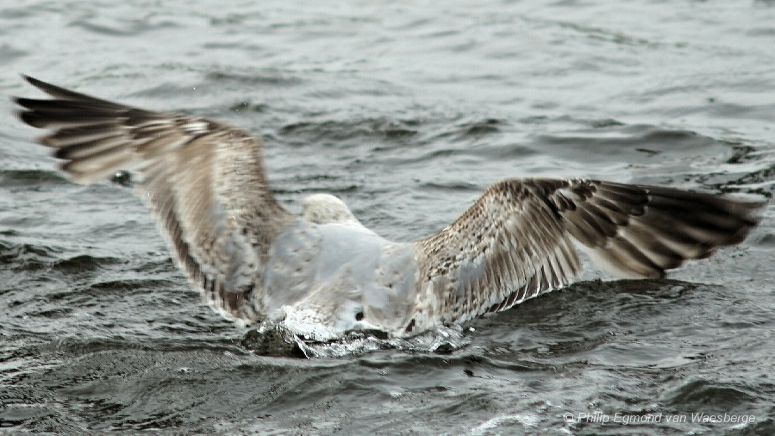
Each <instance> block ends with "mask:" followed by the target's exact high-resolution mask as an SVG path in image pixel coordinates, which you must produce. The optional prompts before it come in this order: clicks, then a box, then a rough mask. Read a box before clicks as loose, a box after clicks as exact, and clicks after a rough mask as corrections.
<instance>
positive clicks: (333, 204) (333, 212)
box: [301, 194, 360, 224]
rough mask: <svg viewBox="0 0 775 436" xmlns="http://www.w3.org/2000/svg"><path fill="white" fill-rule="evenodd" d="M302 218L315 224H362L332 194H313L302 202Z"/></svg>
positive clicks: (342, 202)
mask: <svg viewBox="0 0 775 436" xmlns="http://www.w3.org/2000/svg"><path fill="white" fill-rule="evenodd" d="M301 204H302V216H303V217H304V219H305V220H306V221H307V222H310V223H313V224H328V223H350V224H360V221H358V219H357V218H355V216H354V215H353V213H352V212H350V209H349V208H348V207H347V205H346V204H344V201H342V200H341V199H339V198H338V197H336V196H333V195H331V194H313V195H308V196H307V197H304V200H302V203H301Z"/></svg>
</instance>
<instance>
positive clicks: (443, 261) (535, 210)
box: [415, 179, 766, 322]
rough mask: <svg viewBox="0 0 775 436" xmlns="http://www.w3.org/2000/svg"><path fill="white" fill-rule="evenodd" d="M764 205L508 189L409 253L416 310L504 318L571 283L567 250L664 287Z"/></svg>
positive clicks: (547, 183) (533, 182) (541, 182)
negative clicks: (416, 282)
mask: <svg viewBox="0 0 775 436" xmlns="http://www.w3.org/2000/svg"><path fill="white" fill-rule="evenodd" d="M765 204H766V201H761V200H742V199H732V198H728V197H725V196H718V195H713V194H704V193H696V192H688V191H683V190H678V189H671V188H660V187H654V186H643V185H628V184H621V183H612V182H602V181H595V180H584V179H574V180H553V179H522V180H518V179H515V180H506V181H502V182H500V183H497V184H495V185H493V186H492V187H490V188H489V189H488V190H487V191H486V192H485V193H484V195H482V197H481V198H479V200H478V201H477V202H476V203H475V204H474V205H473V206H472V207H471V208H470V209H468V211H466V212H465V213H464V214H463V215H462V216H461V217H460V218H458V219H457V221H455V222H454V223H453V224H452V225H450V226H449V227H447V228H445V229H444V230H442V231H441V232H439V233H437V234H436V235H433V236H431V237H429V238H427V239H424V240H421V241H418V242H416V243H415V248H416V253H417V257H418V262H419V264H420V265H421V278H420V281H421V289H422V290H423V291H422V292H421V294H422V295H420V296H418V308H419V309H420V311H421V312H425V315H426V316H430V317H436V318H439V319H441V320H442V321H443V322H456V321H463V320H467V319H471V318H473V317H475V316H477V315H481V314H483V313H486V312H494V311H500V310H505V309H508V308H509V307H512V306H514V305H516V304H519V303H521V302H523V301H525V300H526V299H528V298H532V297H535V296H537V295H540V294H541V293H544V292H548V291H551V290H554V289H559V288H561V287H564V286H566V285H568V284H569V283H571V282H573V281H574V280H576V279H577V277H578V275H579V273H580V269H579V260H578V257H577V254H576V252H575V249H574V247H573V244H572V241H575V242H576V243H578V244H579V245H580V246H581V248H582V249H584V250H585V251H587V252H588V253H589V254H590V255H591V257H592V259H593V261H594V262H595V264H596V265H597V266H598V267H602V268H604V269H606V270H608V271H611V272H613V273H615V274H617V275H619V276H623V277H634V278H636V277H638V278H639V277H662V276H663V275H664V273H665V270H668V269H672V268H676V267H678V266H679V265H681V264H682V263H683V262H685V261H686V260H689V259H700V258H704V257H707V256H709V255H711V254H712V253H713V252H714V250H716V249H717V248H718V247H721V246H726V245H733V244H737V243H739V242H741V241H743V239H745V237H746V235H748V232H749V231H750V230H751V229H752V228H753V227H754V226H756V225H757V224H758V222H759V220H760V219H761V216H760V212H761V210H762V208H763V207H764V205H765Z"/></svg>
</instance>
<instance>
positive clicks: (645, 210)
mask: <svg viewBox="0 0 775 436" xmlns="http://www.w3.org/2000/svg"><path fill="white" fill-rule="evenodd" d="M26 79H27V80H28V81H29V82H30V83H31V84H32V85H34V86H35V87H37V88H39V89H40V90H42V91H43V92H45V93H46V94H48V95H49V96H50V97H51V98H48V99H30V98H16V99H15V101H16V103H17V104H18V105H19V106H21V108H22V110H21V111H20V113H19V116H20V117H21V119H22V120H23V121H24V122H25V123H27V124H29V125H31V126H33V127H38V128H44V129H48V130H49V134H48V135H47V136H45V137H43V138H41V140H40V142H41V143H42V144H43V145H45V146H47V147H50V148H52V149H53V150H54V152H53V155H54V157H56V158H58V159H62V160H64V163H63V164H62V167H61V168H62V170H63V171H64V172H65V173H67V175H68V176H69V177H70V178H71V179H72V180H73V181H75V182H77V183H84V184H89V183H94V182H97V181H100V180H102V179H105V178H106V177H107V176H110V175H113V174H115V173H116V172H117V171H119V170H134V171H136V172H137V173H139V174H140V175H141V176H142V177H141V182H140V183H139V184H138V186H137V188H138V191H139V192H138V193H139V195H140V196H141V197H142V198H143V199H145V200H146V202H147V203H148V205H149V207H150V209H151V210H152V211H153V215H154V216H155V218H156V220H157V221H158V222H159V224H160V226H161V228H162V229H163V233H164V234H165V235H166V237H167V239H168V242H169V246H170V250H171V251H172V254H173V255H174V257H175V259H176V260H177V263H178V265H179V266H180V268H181V269H182V270H183V271H184V272H185V273H186V275H187V276H188V279H189V281H190V283H191V285H192V286H193V287H194V288H196V289H198V290H199V291H200V292H201V294H202V296H203V299H204V300H205V301H207V304H209V305H210V307H212V308H213V309H214V310H216V311H217V312H219V313H220V314H222V315H223V316H225V317H226V318H228V319H231V320H235V321H240V322H243V323H246V324H253V323H258V322H263V321H269V322H272V323H278V324H281V325H284V326H286V327H287V328H288V329H289V330H290V331H292V332H294V333H297V334H299V335H301V336H303V337H305V338H308V339H314V340H321V341H325V340H331V339H335V338H338V337H341V336H342V335H343V334H344V333H346V332H348V331H354V330H355V331H357V330H378V331H382V332H385V333H387V334H388V335H389V336H391V337H408V336H413V335H416V334H418V333H421V332H424V331H427V330H430V329H434V328H437V327H441V326H445V325H455V324H459V323H463V322H465V321H468V320H470V319H473V318H476V317H478V316H482V315H485V314H488V313H492V312H499V311H503V310H507V309H509V308H511V307H513V306H515V305H517V304H520V303H522V302H523V301H525V300H527V299H530V298H534V297H537V296H539V295H541V294H544V293H547V292H550V291H552V290H556V289H561V288H563V287H566V286H568V285H569V284H571V283H573V282H574V281H575V280H577V279H578V277H579V275H580V272H581V267H580V262H579V257H578V255H577V252H576V249H577V248H580V249H582V250H584V251H585V252H587V253H588V254H589V255H590V257H591V259H592V260H593V263H594V264H595V265H596V266H597V267H599V268H601V269H604V270H607V271H609V272H613V273H615V274H616V275H617V276H619V277H629V278H658V277H663V276H664V274H665V271H666V270H669V269H673V268H676V267H678V266H680V265H681V264H683V263H684V262H685V261H686V260H690V259H702V258H705V257H708V256H710V255H711V254H713V253H714V252H715V251H716V249H717V248H719V247H722V246H727V245H733V244H737V243H739V242H741V241H743V240H744V239H745V237H746V236H747V235H748V233H749V231H750V230H751V229H752V228H753V227H754V226H756V225H757V224H758V222H759V221H760V219H761V214H762V210H763V209H764V207H765V205H766V200H762V199H761V198H755V199H752V198H740V197H736V198H731V197H726V196H718V195H713V194H707V193H697V192H689V191H683V190H679V189H672V188H665V187H656V186H645V185H631V184H622V183H613V182H606V181H599V180H588V179H544V178H541V179H539V178H523V179H509V180H503V181H500V182H497V183H495V184H494V185H492V186H490V187H489V188H488V189H487V190H486V191H485V192H484V194H483V195H482V196H481V197H480V198H479V199H478V200H477V201H476V202H475V203H474V204H473V205H472V206H471V207H470V208H469V209H468V210H467V211H465V212H464V213H463V215H462V216H460V217H459V218H458V219H457V220H455V222H453V223H452V224H450V225H449V226H447V227H446V228H444V229H442V230H441V231H439V232H438V233H436V234H434V235H431V236H429V237H427V238H425V239H422V240H419V241H414V242H398V241H390V240H387V239H385V238H383V237H381V236H379V235H378V234H377V233H375V232H374V231H372V230H371V229H369V228H367V227H365V226H364V225H363V224H361V222H360V221H358V219H357V218H356V217H355V216H354V215H353V214H352V212H351V211H350V209H348V208H347V206H346V205H345V204H344V202H343V201H342V200H341V199H339V198H337V197H335V196H333V195H328V194H316V195H311V196H308V197H306V198H304V199H303V201H302V211H301V213H300V214H298V215H295V214H292V213H290V212H288V211H287V210H286V209H285V208H284V207H282V206H281V205H280V204H279V203H278V202H277V201H276V200H275V199H274V197H273V196H272V193H271V191H270V190H269V187H268V185H267V180H266V177H265V175H264V167H263V159H262V144H261V142H260V140H258V139H257V138H255V137H253V136H251V135H250V134H248V133H246V132H244V131H242V130H240V129H238V128H235V127H232V126H229V125H227V124H223V123H220V122H217V121H212V120H208V119H205V118H200V117H195V116H186V115H175V114H166V113H159V112H151V111H147V110H143V109H139V108H134V107H130V106H125V105H123V104H119V103H113V102H110V101H106V100H102V99H98V98H94V97H90V96H88V95H84V94H80V93H77V92H73V91H69V90H66V89H63V88H60V87H57V86H54V85H51V84H48V83H45V82H42V81H40V80H37V79H34V78H31V77H26Z"/></svg>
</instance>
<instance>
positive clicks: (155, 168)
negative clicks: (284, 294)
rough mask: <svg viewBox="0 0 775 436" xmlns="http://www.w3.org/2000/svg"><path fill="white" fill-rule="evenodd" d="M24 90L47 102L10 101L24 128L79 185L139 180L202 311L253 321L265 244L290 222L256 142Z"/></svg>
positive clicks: (188, 122) (205, 126) (228, 130)
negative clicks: (203, 303) (133, 175)
mask: <svg viewBox="0 0 775 436" xmlns="http://www.w3.org/2000/svg"><path fill="white" fill-rule="evenodd" d="M27 80H28V81H29V82H30V83H31V84H33V85H35V86H36V87H37V88H39V89H41V90H42V91H44V92H45V93H47V94H49V95H50V96H51V97H53V99H45V100H41V99H29V98H17V99H16V102H17V104H19V105H20V106H21V107H22V108H23V110H22V111H21V112H20V114H19V115H20V117H21V119H22V120H23V121H24V122H26V123H27V124H29V125H31V126H34V127H39V128H45V129H50V130H52V132H51V133H50V134H49V135H48V136H45V137H43V138H41V140H40V142H41V143H42V144H44V145H46V146H48V147H51V148H53V149H54V150H55V151H54V156H55V157H57V158H59V159H64V160H65V163H64V164H63V165H62V169H63V170H64V171H65V172H66V173H67V174H68V175H69V176H70V177H71V178H72V179H73V180H74V181H76V182H78V183H93V182H95V181H99V180H101V179H103V178H105V177H106V176H108V175H111V174H113V173H115V172H116V171H117V170H131V169H134V170H137V171H138V172H140V173H141V174H142V179H143V181H142V184H141V186H140V194H141V195H142V197H143V198H145V199H146V200H147V201H148V202H149V204H150V206H151V209H152V210H153V212H154V215H155V216H156V218H157V219H158V220H159V222H160V223H161V225H162V227H163V228H164V230H165V233H166V235H167V236H168V238H169V242H170V246H171V250H172V251H173V253H174V254H175V257H176V258H177V260H178V262H179V264H180V265H181V267H182V268H183V269H184V271H185V272H186V273H187V274H188V276H189V279H190V280H191V282H192V284H193V285H194V286H196V287H197V288H198V289H200V290H201V291H202V293H203V295H204V297H205V299H206V300H207V302H208V304H210V306H212V307H213V308H214V309H215V310H217V311H219V312H221V313H222V314H223V315H225V316H227V317H228V318H232V319H241V320H244V321H248V322H252V321H255V320H256V319H257V318H258V316H259V314H257V313H256V308H255V307H254V305H253V298H252V292H253V285H254V283H255V282H256V280H258V277H257V275H258V274H259V271H260V269H261V268H260V264H261V262H262V256H263V255H265V254H266V250H267V248H268V245H269V243H270V242H271V241H272V239H273V238H274V236H275V235H276V234H277V233H278V232H279V231H280V229H281V228H282V227H283V226H284V225H285V224H286V223H287V222H288V221H289V215H288V213H287V212H286V211H285V210H284V209H283V208H282V207H281V206H280V205H278V204H277V203H276V202H275V200H274V199H273V197H272V195H271V193H270V192H269V190H268V188H267V185H266V180H265V178H264V172H263V163H262V156H261V144H260V143H259V141H258V140H257V139H255V138H253V137H251V136H249V135H247V134H246V133H245V132H243V131H241V130H238V129H235V128H233V127H230V126H227V125H223V124H220V123H216V122H213V121H209V120H206V119H203V118H197V117H188V116H177V115H169V114H162V113H156V112H150V111H145V110H142V109H137V108H132V107H129V106H124V105H121V104H117V103H112V102H109V101H105V100H100V99H97V98H94V97H90V96H87V95H83V94H79V93H76V92H73V91H69V90H66V89H62V88H59V87H56V86H54V85H50V84H48V83H45V82H41V81H39V80H36V79H33V78H27Z"/></svg>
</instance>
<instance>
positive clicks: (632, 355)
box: [0, 0, 775, 435]
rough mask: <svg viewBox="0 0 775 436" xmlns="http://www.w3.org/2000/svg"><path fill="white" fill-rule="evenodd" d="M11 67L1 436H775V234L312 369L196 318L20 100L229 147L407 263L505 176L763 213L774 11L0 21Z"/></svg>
mask: <svg viewBox="0 0 775 436" xmlns="http://www.w3.org/2000/svg"><path fill="white" fill-rule="evenodd" d="M0 67H1V68H0V432H2V431H8V432H17V431H45V432H52V433H69V434H82V433H84V432H95V433H103V432H107V431H127V432H135V431H138V430H156V431H158V430H162V431H165V432H180V433H214V432H221V433H235V432H243V433H254V432H276V433H286V432H287V433H303V434H311V433H325V434H328V433H339V432H341V433H355V434H364V433H377V434H383V433H384V434H392V433H404V434H407V433H427V432H432V433H452V434H457V433H474V434H515V433H516V434H519V433H529V434H626V433H629V434H652V433H656V434H761V435H771V434H775V420H774V418H773V415H775V376H774V375H773V374H774V373H775V371H774V370H775V357H773V356H775V334H774V333H773V332H774V331H775V284H773V279H775V274H773V273H774V272H775V266H774V264H775V249H774V248H775V213H773V207H772V206H770V207H769V208H768V209H767V211H766V212H765V216H764V220H763V223H762V225H761V226H760V227H759V228H758V229H756V230H755V231H754V232H753V233H752V234H751V236H750V237H749V239H748V240H747V241H746V242H745V243H744V244H742V245H741V246H738V247H733V248H730V249H726V250H723V251H721V252H720V253H719V254H718V255H717V256H715V257H713V258H711V259H708V260H705V261H702V262H696V263H691V264H689V265H687V266H685V267H683V268H681V269H680V270H678V271H675V272H673V273H672V274H670V275H669V277H668V278H667V279H664V280H651V281H597V280H596V279H595V278H596V277H598V276H597V275H596V274H594V273H591V272H590V273H589V274H588V275H587V276H586V277H585V280H586V281H584V282H581V283H579V284H577V285H574V286H571V287H570V288H568V289H565V290H563V291H559V292H554V293H551V294H548V295H545V296H543V297H540V298H537V299H535V300H531V301H528V302H526V303H525V304H522V305H520V306H518V307H516V308H515V309H513V310H510V311H507V312H504V313H501V314H498V315H497V316H493V317H490V318H487V319H480V320H477V321H475V322H472V323H470V324H468V325H466V326H465V327H466V329H465V330H464V331H463V332H462V336H460V335H458V336H455V337H454V338H453V339H451V342H452V344H451V345H452V346H448V345H450V344H446V345H442V346H441V347H438V348H437V347H435V346H426V347H422V346H412V345H411V344H409V345H407V344H403V345H402V344H398V345H396V346H387V345H388V344H387V343H383V344H382V345H384V346H380V345H379V344H380V342H379V341H377V342H372V343H371V344H372V345H373V344H374V343H376V344H377V346H363V347H358V346H349V345H348V344H335V345H332V346H331V348H330V349H328V351H331V352H329V353H327V354H326V353H325V352H322V353H321V354H320V355H319V357H316V358H312V359H305V358H299V357H298V353H297V352H285V351H283V349H282V347H279V348H275V346H274V345H272V343H270V342H269V343H268V342H267V341H268V339H267V338H268V336H271V335H268V334H266V335H262V334H257V333H256V332H254V331H250V330H247V329H243V328H239V327H237V326H235V325H233V324H231V323H229V322H226V321H224V320H222V319H220V318H219V317H218V316H217V315H215V314H214V313H213V312H211V311H210V309H209V308H207V307H206V306H203V305H202V304H201V303H200V300H199V297H198V295H197V294H196V293H195V292H193V291H191V290H190V289H189V287H188V285H187V283H186V280H185V279H184V277H183V275H182V274H181V273H180V272H179V271H178V270H177V268H176V267H175V265H174V264H173V262H172V261H171V260H170V258H169V254H168V251H167V248H166V246H165V243H164V240H163V239H162V237H161V236H160V234H159V232H158V231H157V229H156V227H155V225H154V223H153V222H152V220H151V218H150V216H149V214H148V213H147V212H146V210H145V207H144V206H143V204H142V202H141V201H140V200H139V199H137V198H135V197H133V196H132V195H131V189H130V188H128V187H125V186H123V185H121V184H118V183H110V182H108V181H106V182H105V183H101V184H97V185H94V186H78V185H74V184H71V183H69V182H68V181H67V180H66V179H65V178H64V177H63V176H62V175H61V174H60V173H59V172H57V171H56V162H55V161H54V160H53V159H52V158H50V157H48V156H47V152H46V150H44V149H43V148H42V147H39V146H36V145H34V144H33V143H32V140H33V138H34V137H35V136H37V135H39V134H40V133H41V132H39V131H34V130H33V129H30V128H27V127H25V126H22V124H21V123H20V122H18V120H16V119H15V117H14V116H13V110H14V109H13V107H12V104H11V102H10V100H9V98H8V97H9V96H11V95H22V96H36V95H39V94H37V93H36V91H35V90H33V89H31V87H30V86H28V85H27V84H26V83H25V82H24V81H23V80H22V79H21V78H20V76H19V74H20V73H26V74H30V75H33V76H37V77H39V78H41V79H44V80H47V81H51V82H54V83H57V84H61V85H63V86H67V87H73V88H76V89H78V90H81V91H83V92H86V93H89V94H94V95H98V96H101V97H104V98H109V99H115V100H119V101H122V102H125V103H129V104H132V105H135V106H141V107H145V108H149V109H155V110H163V111H179V112H183V113H192V114H198V115H203V116H208V117H213V118H216V119H219V120H223V121H227V122H230V123H232V124H235V125H238V126H240V127H243V128H245V129H247V130H249V131H251V132H254V133H255V134H257V135H261V136H262V137H263V138H264V139H265V142H266V158H267V167H268V171H269V177H270V180H271V183H272V187H273V190H274V191H275V193H276V195H277V196H278V197H279V198H280V200H281V201H282V202H283V204H285V205H286V206H287V207H288V208H290V209H293V210H298V209H299V201H300V199H301V198H302V197H303V196H304V195H306V194H308V193H314V192H330V193H333V194H336V195H338V196H340V197H341V198H343V199H344V200H345V201H346V202H347V203H348V204H349V205H350V207H351V208H352V209H353V211H354V212H355V214H356V215H357V216H358V217H359V218H360V219H361V221H363V222H364V223H365V224H366V225H368V226H370V227H372V228H374V229H375V230H376V231H377V232H379V233H381V234H383V235H384V236H386V237H390V238H396V239H415V238H419V237H422V236H425V235H428V234H430V233H432V232H435V231H437V230H439V229H440V228H442V227H444V226H445V225H446V224H448V223H450V222H451V221H452V220H453V219H454V218H455V217H456V216H457V215H458V214H460V213H462V212H463V211H464V210H465V209H466V208H467V207H468V206H469V205H470V204H471V203H472V202H473V201H474V200H475V199H476V198H477V196H478V195H479V194H480V193H481V192H482V191H483V190H484V189H485V188H486V187H487V186H488V185H489V184H491V183H493V182H495V181H497V180H499V179H503V178H507V177H525V176H588V177H595V178H602V179H610V180H614V181H622V182H639V183H649V184H661V185H667V186H674V187H681V188H689V189H702V190H708V191H713V192H748V193H759V194H764V195H767V196H771V194H772V193H773V191H775V184H774V183H773V182H775V2H772V1H763V0H762V1H754V0H733V1H714V0H711V1H669V2H668V1H647V0H636V1H628V2H619V1H613V0H610V1H604V0H587V1H574V0H560V1H553V2H545V1H538V0H525V1H489V0H487V1H479V2H464V1H457V0H454V1H444V2H439V1H435V2H430V1H417V2H388V1H365V0H364V1H347V2H304V3H295V2H286V1H277V0H267V1H260V2H259V1H239V2H206V1H199V2H196V1H164V2H161V1H148V0H127V1H123V2H113V1H89V2H80V1H78V2H76V1H72V0H58V1H29V2H27V1H23V2H11V1H3V2H1V3H0ZM350 345H352V344H350ZM336 347H338V348H336ZM321 350H323V351H325V347H321ZM296 351H298V350H296ZM725 413H726V417H725V416H724V414H725ZM584 414H587V415H584ZM698 414H704V416H705V417H706V419H704V420H703V419H702V418H700V416H699V415H698ZM617 416H619V418H618V421H617V418H616V417H617ZM709 416H710V417H711V418H713V419H711V418H708V417H709ZM606 417H607V418H608V419H606ZM621 417H628V418H626V419H627V420H628V422H627V423H624V422H622V418H621ZM733 417H734V420H733Z"/></svg>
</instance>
